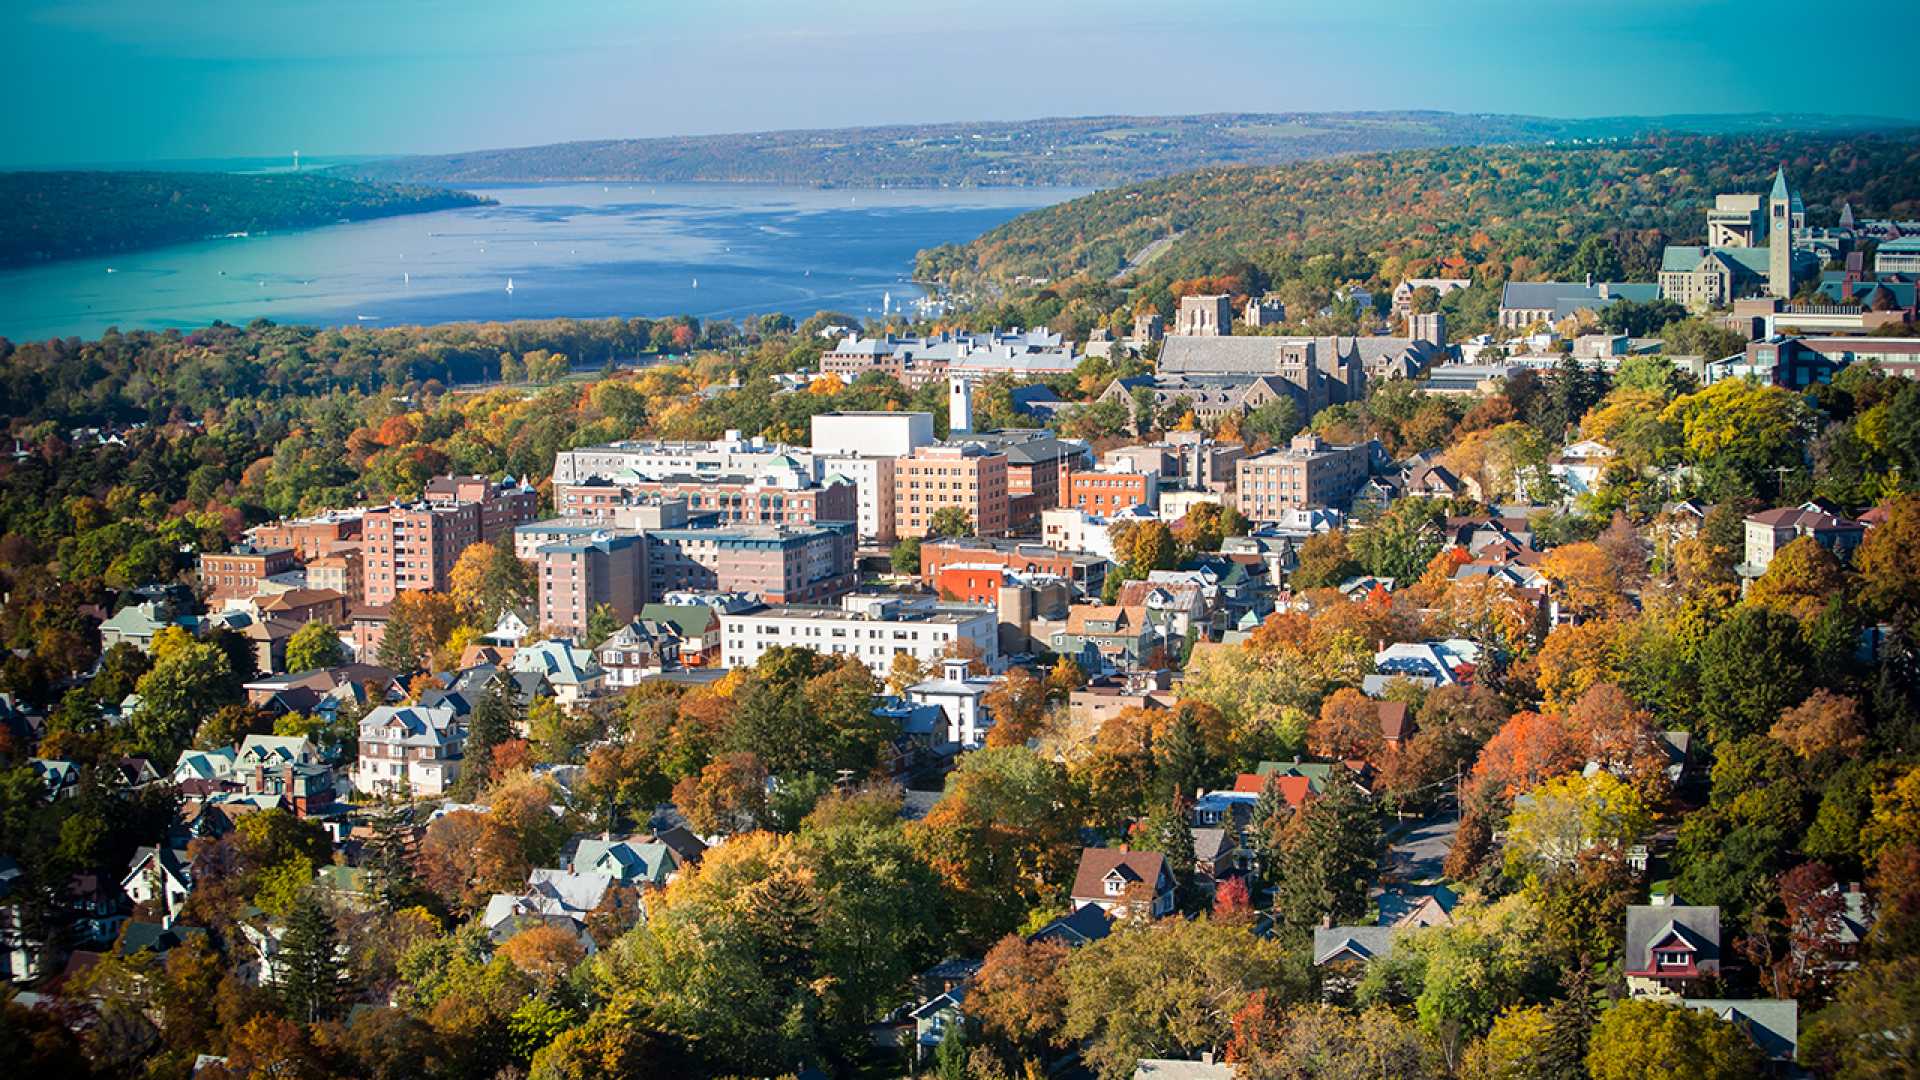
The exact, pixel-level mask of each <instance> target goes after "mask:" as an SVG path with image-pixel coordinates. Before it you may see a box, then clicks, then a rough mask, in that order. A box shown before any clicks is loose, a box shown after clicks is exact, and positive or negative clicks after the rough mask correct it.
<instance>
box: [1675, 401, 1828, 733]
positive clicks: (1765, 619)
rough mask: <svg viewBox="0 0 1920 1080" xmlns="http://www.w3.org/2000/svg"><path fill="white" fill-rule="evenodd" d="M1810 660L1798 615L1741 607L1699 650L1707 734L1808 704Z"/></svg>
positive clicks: (1748, 726)
mask: <svg viewBox="0 0 1920 1080" xmlns="http://www.w3.org/2000/svg"><path fill="white" fill-rule="evenodd" d="M1716 385H1717V384H1716ZM1805 657H1806V649H1805V647H1804V646H1803V645H1802V643H1801V640H1800V624H1799V623H1798V622H1797V621H1796V620H1795V619H1794V618H1793V616H1791V615H1787V614H1785V613H1783V612H1779V611H1775V610H1774V609H1772V608H1767V607H1757V606H1753V605H1749V604H1742V605H1740V607H1739V608H1738V609H1736V610H1735V611H1734V613H1733V614H1732V615H1731V616H1729V617H1728V618H1727V620H1726V621H1725V622H1723V623H1721V624H1720V625H1719V626H1717V627H1715V628H1714V630H1713V632H1712V633H1710V634H1708V635H1707V637H1706V640H1705V641H1704V642H1702V643H1701V646H1700V701H1699V714H1700V725H1701V727H1702V728H1703V733H1704V734H1705V735H1706V736H1707V737H1708V738H1709V739H1711V740H1712V741H1713V742H1714V743H1716V744H1718V743H1724V742H1727V741H1730V740H1733V739H1738V738H1741V737H1742V736H1745V735H1750V734H1753V733H1755V732H1758V731H1761V730H1763V729H1764V728H1765V727H1766V726H1768V725H1771V724H1772V723H1773V721H1774V719H1775V718H1777V717H1778V716H1779V715H1780V714H1781V712H1782V711H1784V710H1786V709H1787V708H1789V707H1791V706H1793V705H1794V704H1796V703H1798V702H1800V701H1802V700H1803V699H1805V697H1806V695H1807V681H1808V679H1807V668H1806V659H1805Z"/></svg>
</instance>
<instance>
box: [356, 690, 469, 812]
mask: <svg viewBox="0 0 1920 1080" xmlns="http://www.w3.org/2000/svg"><path fill="white" fill-rule="evenodd" d="M466 740H467V729H466V727H465V725H463V724H461V723H459V722H458V721H457V720H456V719H455V718H454V713H453V710H452V709H449V708H446V707H444V706H442V707H437V708H431V707H425V706H420V705H400V706H395V705H383V706H381V707H380V708H378V709H375V710H373V711H372V712H370V713H368V714H367V715H366V717H365V718H363V719H362V720H361V721H360V758H359V760H358V761H356V762H355V763H354V767H353V786H354V787H355V788H356V789H357V790H359V791H362V792H365V793H367V794H378V793H382V792H388V791H400V790H406V791H410V792H412V793H413V794H416V795H444V794H446V792H447V789H448V788H450V787H452V786H453V782H454V780H456V779H458V778H459V776H460V759H461V757H462V755H463V752H464V748H465V745H466Z"/></svg>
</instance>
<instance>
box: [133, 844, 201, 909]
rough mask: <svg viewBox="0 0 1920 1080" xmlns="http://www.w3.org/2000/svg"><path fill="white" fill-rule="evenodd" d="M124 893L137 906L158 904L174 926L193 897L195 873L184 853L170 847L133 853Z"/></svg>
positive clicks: (140, 850) (153, 848)
mask: <svg viewBox="0 0 1920 1080" xmlns="http://www.w3.org/2000/svg"><path fill="white" fill-rule="evenodd" d="M120 891H121V892H124V893H126V894H127V899H129V900H132V901H133V902H134V903H135V904H146V903H150V902H151V903H157V904H158V905H159V910H160V911H161V913H162V914H163V915H164V917H165V920H166V922H167V923H169V924H171V923H172V922H173V920H174V919H175V918H177V917H178V916H179V914H180V909H181V908H183V907H185V906H186V903H187V898H188V897H189V896H192V895H193V873H192V871H191V869H190V868H189V867H188V866H187V863H186V859H185V856H184V853H182V852H180V851H176V850H174V849H173V848H172V847H170V846H168V845H166V844H158V845H155V846H153V847H143V848H140V849H139V850H137V851H135V852H134V853H133V860H132V862H130V863H129V864H128V865H127V872H126V874H125V876H123V877H122V878H121V879H120Z"/></svg>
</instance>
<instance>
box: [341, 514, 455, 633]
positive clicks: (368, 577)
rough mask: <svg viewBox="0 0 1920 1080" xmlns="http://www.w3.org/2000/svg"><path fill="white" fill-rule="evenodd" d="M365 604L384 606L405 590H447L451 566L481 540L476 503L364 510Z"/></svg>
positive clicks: (451, 570)
mask: <svg viewBox="0 0 1920 1080" xmlns="http://www.w3.org/2000/svg"><path fill="white" fill-rule="evenodd" d="M363 521H364V524H363V528H362V534H363V536H364V538H365V546H364V548H363V552H364V560H365V561H364V570H363V577H364V580H365V587H366V599H365V602H366V604H367V605H368V606H370V607H382V608H384V607H386V606H387V605H388V604H391V603H393V598H394V597H395V596H397V595H399V594H400V593H401V592H402V591H404V590H407V589H433V590H445V589H446V588H447V587H448V584H449V576H450V575H451V573H452V572H453V564H454V561H455V560H457V559H459V558H460V553H461V552H463V551H465V550H466V549H467V547H468V546H469V545H471V544H475V543H478V542H479V540H480V504H479V503H471V502H463V503H447V504H442V505H439V506H435V505H432V504H429V503H409V504H406V505H399V504H396V505H393V506H382V507H377V508H375V509H372V510H369V511H367V514H366V517H365V518H364V519H363Z"/></svg>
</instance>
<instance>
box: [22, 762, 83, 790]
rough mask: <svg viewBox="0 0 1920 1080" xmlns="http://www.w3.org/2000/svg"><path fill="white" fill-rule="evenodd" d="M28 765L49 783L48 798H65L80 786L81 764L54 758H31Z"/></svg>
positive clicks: (44, 782) (42, 779)
mask: <svg viewBox="0 0 1920 1080" xmlns="http://www.w3.org/2000/svg"><path fill="white" fill-rule="evenodd" d="M27 766H28V767H29V768H31V769H32V770H33V771H34V774H35V775H37V776H38V777H39V778H40V782H41V783H43V784H45V785H47V798H49V799H64V798H66V797H67V796H69V795H71V794H73V793H74V792H75V791H77V790H79V788H80V766H79V765H77V764H75V763H74V762H71V761H56V760H54V759H52V758H29V759H28V761H27Z"/></svg>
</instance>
